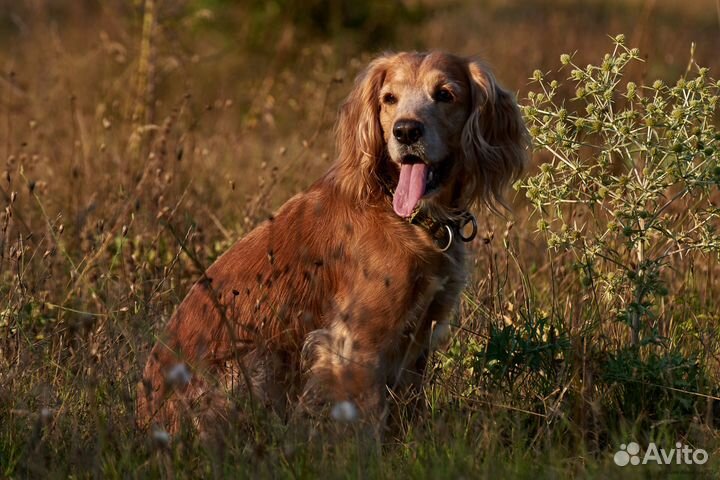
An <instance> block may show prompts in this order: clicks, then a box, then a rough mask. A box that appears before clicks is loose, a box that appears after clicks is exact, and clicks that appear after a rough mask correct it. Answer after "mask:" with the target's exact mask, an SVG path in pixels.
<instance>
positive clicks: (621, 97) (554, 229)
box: [516, 35, 720, 345]
mask: <svg viewBox="0 0 720 480" xmlns="http://www.w3.org/2000/svg"><path fill="white" fill-rule="evenodd" d="M613 43H614V48H613V50H612V52H611V53H608V54H606V55H605V56H604V58H603V59H602V61H601V62H600V63H599V64H598V65H592V64H591V65H587V66H586V67H581V66H579V65H577V64H576V63H575V61H574V59H573V56H572V55H567V54H564V55H562V56H561V57H560V62H561V63H562V67H561V69H560V72H561V75H563V74H564V75H565V76H567V77H568V78H567V82H570V85H567V84H566V85H563V84H562V82H561V81H558V80H555V79H549V78H548V75H549V74H545V73H543V72H540V71H539V70H538V71H535V73H534V75H533V78H532V79H531V81H532V84H533V85H534V87H535V88H534V89H533V91H531V92H530V93H529V94H528V96H527V100H526V101H525V102H524V103H525V105H524V106H523V109H524V114H525V117H526V120H527V123H528V126H529V128H530V131H531V134H532V136H533V138H534V144H535V148H536V149H537V150H538V151H544V152H547V153H546V156H545V158H547V161H545V162H544V163H542V164H541V165H540V166H539V171H538V172H537V174H535V175H532V176H529V177H527V178H525V179H524V180H522V181H521V182H519V183H518V184H517V185H516V187H518V188H520V189H522V190H523V191H524V192H525V194H526V195H527V198H528V199H529V200H530V202H531V203H532V205H533V207H534V212H535V214H536V215H537V216H538V217H539V219H538V221H537V227H538V230H539V231H542V232H544V234H545V235H546V236H547V241H548V244H549V246H550V247H551V248H552V249H554V250H565V251H570V252H571V253H572V254H573V255H574V256H575V259H576V262H577V265H578V266H579V270H580V271H581V281H582V282H583V284H584V285H585V286H586V287H588V288H590V289H594V290H595V292H596V293H598V298H599V299H600V300H601V301H602V302H604V303H605V305H606V306H608V307H609V310H610V311H612V312H613V313H614V314H615V315H616V317H617V319H619V320H621V321H623V322H626V323H627V324H628V325H629V326H630V329H631V338H632V343H633V345H638V344H641V343H642V342H643V341H651V340H652V338H653V335H650V333H651V330H650V329H649V328H650V325H651V323H652V322H651V320H652V318H653V315H654V313H655V306H656V305H657V299H658V297H661V296H665V295H667V294H668V288H667V286H666V285H665V282H664V280H663V279H664V274H665V273H666V272H667V269H668V267H669V266H670V265H671V262H673V261H677V260H678V259H679V258H682V257H683V256H685V255H692V254H696V253H699V252H702V253H705V254H713V255H717V254H718V253H720V234H718V228H717V227H718V225H719V222H718V217H719V216H720V208H718V206H717V200H718V198H720V192H718V185H720V165H719V160H720V155H718V147H719V146H720V134H718V131H717V130H716V125H715V124H716V119H717V106H718V95H719V93H720V82H717V81H715V80H712V79H711V78H710V77H709V72H708V69H707V68H703V67H700V66H698V65H697V64H696V63H695V62H694V60H693V57H694V56H693V55H692V53H693V52H692V51H691V61H690V63H689V66H688V70H687V72H686V73H685V74H684V75H683V76H682V77H681V78H680V79H679V80H678V81H677V82H676V83H675V84H674V85H668V84H666V83H664V82H663V81H661V80H656V81H654V82H653V83H651V84H647V85H646V84H637V83H635V82H631V81H627V79H626V78H625V77H626V74H627V72H628V69H629V68H630V67H631V66H632V65H633V64H637V62H641V61H642V60H641V58H640V54H639V51H638V50H637V49H635V48H629V47H627V46H626V45H625V39H624V36H623V35H618V36H617V37H615V38H614V39H613ZM568 87H570V88H573V87H574V91H575V96H574V98H570V99H566V98H565V97H564V96H562V95H560V94H559V92H561V91H567V89H568ZM646 334H647V335H646Z"/></svg>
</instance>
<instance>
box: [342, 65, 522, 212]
mask: <svg viewBox="0 0 720 480" xmlns="http://www.w3.org/2000/svg"><path fill="white" fill-rule="evenodd" d="M528 138H529V137H528V134H527V130H526V128H525V124H524V123H523V120H522V117H521V115H520V111H519V109H518V106H517V104H516V103H515V101H514V99H513V97H512V95H510V94H509V93H508V92H506V91H505V90H503V89H502V88H500V86H498V84H497V83H496V81H495V79H494V77H493V76H492V74H491V73H490V72H489V71H488V70H487V69H486V68H485V67H484V66H483V65H482V63H480V62H479V61H477V60H473V59H463V58H460V57H456V56H454V55H449V54H445V53H438V52H433V53H399V54H388V55H383V56H381V57H379V58H377V59H375V60H374V61H373V62H371V63H370V65H369V66H368V67H367V69H366V70H365V71H364V72H363V73H362V74H360V75H359V76H358V78H357V79H356V81H355V88H354V89H353V91H352V93H351V94H350V96H349V97H348V99H347V101H346V103H345V104H344V105H343V108H342V110H341V114H340V120H339V123H338V129H337V142H338V151H339V175H338V176H339V178H338V180H339V181H340V183H341V185H342V186H343V187H344V188H345V189H346V190H347V191H348V192H349V193H351V194H353V195H357V196H358V197H359V198H361V199H362V198H367V197H368V196H369V195H372V194H373V193H374V192H377V191H378V190H379V189H380V188H381V186H382V184H381V182H382V181H385V179H384V177H387V178H388V179H389V181H390V182H391V183H392V189H393V190H394V194H393V208H394V210H395V212H396V213H397V214H398V215H399V216H401V217H408V216H410V215H411V214H412V212H413V211H414V210H415V209H416V208H417V207H418V206H420V207H428V208H433V207H434V208H445V209H457V208H468V207H469V206H470V205H471V204H473V203H480V202H484V203H486V204H488V205H490V206H491V207H493V205H494V204H495V203H501V204H503V198H502V193H503V191H504V189H505V188H506V187H507V185H508V183H509V182H510V181H512V179H514V178H515V177H516V176H518V175H519V174H520V172H521V171H522V169H523V167H524V165H525V163H526V159H527V155H528V151H527V150H528V149H527V147H528V145H529V140H528ZM381 176H382V177H383V178H380V177H381Z"/></svg>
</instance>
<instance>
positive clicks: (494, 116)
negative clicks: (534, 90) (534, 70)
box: [462, 60, 530, 211]
mask: <svg viewBox="0 0 720 480" xmlns="http://www.w3.org/2000/svg"><path fill="white" fill-rule="evenodd" d="M467 68H468V78H469V81H470V97H471V112H470V116H469V117H468V120H467V122H466V123H465V127H464V129H463V132H462V149H463V153H464V157H465V158H464V162H465V165H464V166H465V169H466V171H467V173H468V184H467V187H466V188H465V191H464V197H465V198H464V201H465V203H466V204H470V203H478V202H482V203H485V204H486V205H487V206H488V207H489V208H490V209H491V210H494V211H497V209H496V206H495V205H496V204H500V205H502V206H504V207H506V208H507V204H506V203H505V201H504V199H503V192H504V190H505V188H507V186H508V184H509V183H510V182H512V181H513V180H514V179H516V178H517V177H518V176H519V175H520V174H521V173H522V171H523V169H524V168H525V165H526V163H527V160H528V155H529V150H530V149H529V147H530V136H529V134H528V131H527V128H526V127H525V123H524V122H523V118H522V114H521V113H520V109H519V107H518V105H517V103H516V101H515V99H514V98H513V96H512V95H511V94H510V93H509V92H507V91H506V90H504V89H503V88H501V87H500V86H499V85H498V84H497V82H496V81H495V77H494V76H493V75H492V73H490V71H489V70H488V69H487V68H486V67H485V66H484V65H483V64H482V63H481V62H480V61H477V60H470V61H468V64H467Z"/></svg>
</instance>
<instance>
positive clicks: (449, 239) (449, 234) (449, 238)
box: [440, 225, 453, 252]
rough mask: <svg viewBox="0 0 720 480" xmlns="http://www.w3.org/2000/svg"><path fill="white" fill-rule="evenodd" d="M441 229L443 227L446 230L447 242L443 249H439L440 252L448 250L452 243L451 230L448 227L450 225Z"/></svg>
mask: <svg viewBox="0 0 720 480" xmlns="http://www.w3.org/2000/svg"><path fill="white" fill-rule="evenodd" d="M443 227H445V230H447V233H448V242H447V245H445V246H444V247H443V248H441V249H440V251H441V252H445V251H447V249H448V248H450V245H452V242H453V232H452V228H451V227H450V225H443Z"/></svg>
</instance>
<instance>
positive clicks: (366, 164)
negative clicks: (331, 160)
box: [335, 55, 391, 201]
mask: <svg viewBox="0 0 720 480" xmlns="http://www.w3.org/2000/svg"><path fill="white" fill-rule="evenodd" d="M390 62H391V60H390V55H383V56H381V57H378V58H376V59H375V60H373V61H372V62H371V63H370V65H368V67H367V68H366V69H365V70H364V71H363V72H362V73H360V75H358V76H357V78H356V79H355V85H354V87H353V90H352V92H350V95H349V96H348V98H347V100H346V101H345V103H344V104H343V106H342V107H341V109H340V118H339V120H338V124H337V128H336V132H335V135H336V137H335V138H336V147H337V153H338V160H337V165H336V168H337V169H339V170H338V171H337V175H336V179H337V181H338V183H339V185H340V187H341V188H342V189H343V190H344V191H345V192H346V193H347V194H349V195H351V196H352V197H354V198H356V199H357V200H358V201H363V200H366V199H367V198H368V197H369V196H370V195H371V194H372V193H373V191H374V190H375V189H376V188H377V187H378V185H377V180H375V179H374V176H373V172H374V170H375V168H376V166H377V165H378V162H379V161H380V160H381V158H382V156H383V154H384V151H385V141H384V139H383V132H382V127H381V126H380V98H379V97H380V89H381V88H382V85H383V81H384V80H385V75H386V73H387V69H388V67H389V65H390Z"/></svg>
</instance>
